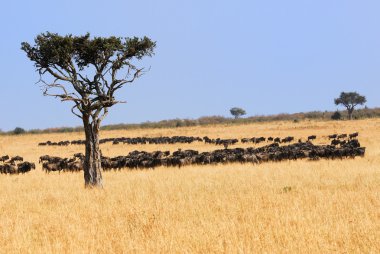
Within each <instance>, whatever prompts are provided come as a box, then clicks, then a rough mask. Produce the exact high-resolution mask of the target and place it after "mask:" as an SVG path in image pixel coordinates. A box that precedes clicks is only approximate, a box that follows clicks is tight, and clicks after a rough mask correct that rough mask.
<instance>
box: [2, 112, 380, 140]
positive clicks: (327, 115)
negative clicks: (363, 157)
mask: <svg viewBox="0 0 380 254" xmlns="http://www.w3.org/2000/svg"><path fill="white" fill-rule="evenodd" d="M336 112H339V113H340V115H341V120H345V119H348V114H347V112H346V111H345V110H342V111H324V112H322V111H312V112H301V113H293V114H286V113H283V114H276V115H268V116H250V117H246V118H238V119H234V118H230V117H223V116H205V117H200V118H198V119H171V120H162V121H158V122H144V123H138V124H113V125H105V126H103V127H101V130H128V129H150V128H178V127H187V126H205V125H215V124H249V123H257V122H272V121H294V122H298V121H302V120H333V119H332V116H333V115H334V114H336ZM378 117H380V108H363V109H357V110H355V113H354V116H353V119H367V118H378ZM18 128H19V127H18ZM82 131H83V127H58V128H48V129H43V130H41V129H33V130H29V131H25V132H21V133H20V132H19V131H17V133H14V131H8V132H1V131H0V134H23V133H30V134H39V133H65V132H82Z"/></svg>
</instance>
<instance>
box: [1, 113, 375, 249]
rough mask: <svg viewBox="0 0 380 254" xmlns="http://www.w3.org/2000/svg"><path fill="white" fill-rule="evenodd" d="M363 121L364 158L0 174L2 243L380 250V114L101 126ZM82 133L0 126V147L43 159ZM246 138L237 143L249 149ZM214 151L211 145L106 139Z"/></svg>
mask: <svg viewBox="0 0 380 254" xmlns="http://www.w3.org/2000/svg"><path fill="white" fill-rule="evenodd" d="M355 131H359V133H360V135H359V141H360V143H361V145H362V146H365V147H366V148H367V150H366V156H365V157H364V158H360V157H358V158H356V159H346V160H320V161H307V160H299V161H286V162H280V163H274V162H271V163H263V164H260V165H253V164H229V165H217V166H187V167H183V168H181V169H179V168H163V167H161V168H157V169H155V170H133V171H130V170H122V171H117V172H114V171H111V172H105V173H104V174H103V177H104V189H102V190H94V189H93V190H88V189H84V180H83V174H82V173H61V174H59V173H50V174H45V173H44V172H43V171H42V170H41V166H40V165H38V166H37V168H36V170H34V171H32V172H30V173H27V174H25V175H0V253H380V119H372V120H357V121H336V122H331V121H327V122H318V121H301V122H299V123H293V122H271V123H256V124H248V125H224V126H222V125H219V126H206V127H188V128H177V129H150V130H129V131H103V132H102V133H101V138H107V137H121V136H127V137H136V136H148V137H155V136H173V135H186V136H200V137H203V136H205V135H208V136H209V137H211V138H217V137H221V138H239V139H240V138H244V137H253V136H264V137H268V136H280V137H285V136H288V135H291V136H295V138H296V139H298V138H305V137H307V136H308V135H312V134H315V135H317V136H318V138H317V140H316V141H315V143H318V144H327V143H328V140H327V138H326V137H325V136H326V135H328V134H333V133H352V132H355ZM73 139H83V134H82V133H70V134H39V135H20V136H0V155H5V154H9V155H11V156H14V155H20V156H23V157H24V159H25V160H27V161H31V162H35V163H38V157H39V156H41V155H45V154H49V155H55V156H61V157H69V156H72V155H73V154H74V153H77V152H83V150H84V146H79V145H71V146H68V147H39V146H37V144H38V143H39V142H44V141H47V140H51V141H61V140H73ZM247 146H252V144H251V145H242V144H241V143H238V144H237V145H235V147H247ZM178 148H182V149H189V148H191V149H195V150H199V151H211V150H214V149H217V148H221V147H216V146H215V145H210V144H203V143H200V142H199V143H197V142H196V143H193V144H186V145H183V144H173V145H123V144H120V145H112V144H110V143H107V144H104V145H101V149H102V151H103V154H104V155H106V156H117V155H126V154H127V153H128V152H130V151H132V150H145V151H154V150H170V151H172V152H173V151H175V150H177V149H178Z"/></svg>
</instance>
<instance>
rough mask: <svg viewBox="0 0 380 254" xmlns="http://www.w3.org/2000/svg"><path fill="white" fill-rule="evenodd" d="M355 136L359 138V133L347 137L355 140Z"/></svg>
mask: <svg viewBox="0 0 380 254" xmlns="http://www.w3.org/2000/svg"><path fill="white" fill-rule="evenodd" d="M357 136H359V132H354V133H351V134H350V135H349V137H350V139H353V138H356V137H357Z"/></svg>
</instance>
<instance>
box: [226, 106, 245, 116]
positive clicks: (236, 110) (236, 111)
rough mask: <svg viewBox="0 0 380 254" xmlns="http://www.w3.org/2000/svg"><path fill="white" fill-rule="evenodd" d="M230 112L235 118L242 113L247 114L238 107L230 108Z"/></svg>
mask: <svg viewBox="0 0 380 254" xmlns="http://www.w3.org/2000/svg"><path fill="white" fill-rule="evenodd" d="M230 113H231V115H233V116H234V117H235V118H239V117H240V116H243V115H245V114H247V113H246V112H245V110H244V109H242V108H238V107H234V108H231V109H230Z"/></svg>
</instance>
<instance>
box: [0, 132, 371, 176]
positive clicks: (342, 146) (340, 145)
mask: <svg viewBox="0 0 380 254" xmlns="http://www.w3.org/2000/svg"><path fill="white" fill-rule="evenodd" d="M358 135H359V134H358V133H357V132H355V133H352V134H349V135H347V134H340V135H338V134H333V135H328V136H327V137H328V138H329V139H330V140H331V144H329V145H314V144H313V143H312V142H311V141H313V140H315V139H316V138H317V136H316V135H311V136H308V137H307V140H306V141H302V140H301V139H299V140H298V142H294V143H293V144H288V143H291V142H292V141H294V137H291V136H288V137H285V138H279V137H268V138H265V137H253V138H242V139H241V140H240V142H242V143H249V142H251V143H254V144H259V143H261V142H265V141H266V142H271V143H270V144H267V145H264V146H262V147H256V148H255V147H248V148H230V149H229V148H228V146H229V145H234V144H236V143H238V142H239V140H238V139H220V138H217V139H211V138H209V137H207V136H205V137H203V138H199V137H185V136H174V137H159V138H124V137H123V138H109V139H102V140H101V143H103V144H104V143H107V142H112V143H113V144H118V143H119V142H122V143H128V144H174V143H192V142H194V141H201V142H202V141H203V142H205V143H211V144H216V145H224V149H218V150H214V151H211V152H198V151H195V150H181V149H179V150H177V151H175V152H173V153H171V152H170V151H155V152H145V151H133V152H130V153H129V154H128V155H126V156H118V157H114V158H110V157H105V156H102V157H101V164H102V168H103V170H105V171H107V170H120V169H123V168H128V169H154V168H156V167H159V166H166V167H174V166H175V167H182V166H186V165H192V164H197V165H209V164H225V163H263V162H268V161H274V162H276V161H283V160H297V159H310V160H319V159H320V158H326V159H344V158H354V157H356V156H364V154H365V147H361V146H360V143H359V141H358V140H357V137H358ZM82 142H83V141H81V140H76V141H61V142H57V143H56V145H59V143H61V145H62V144H65V145H68V144H81V143H82ZM44 144H45V145H55V143H54V142H50V141H48V142H46V143H44ZM280 144H283V145H280ZM39 145H41V143H40V144H39ZM83 160H84V155H83V154H81V153H77V154H74V156H73V157H72V158H60V157H56V156H49V155H44V156H41V157H40V161H39V162H40V163H41V164H42V169H43V170H44V171H45V172H53V171H58V172H78V171H81V170H82V164H83ZM17 161H21V162H22V161H23V159H22V158H21V157H19V156H15V157H12V158H9V156H3V157H0V162H2V164H0V172H1V173H9V174H15V173H25V172H28V171H30V170H31V169H35V165H34V163H29V162H22V163H19V164H16V163H15V162H17Z"/></svg>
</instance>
